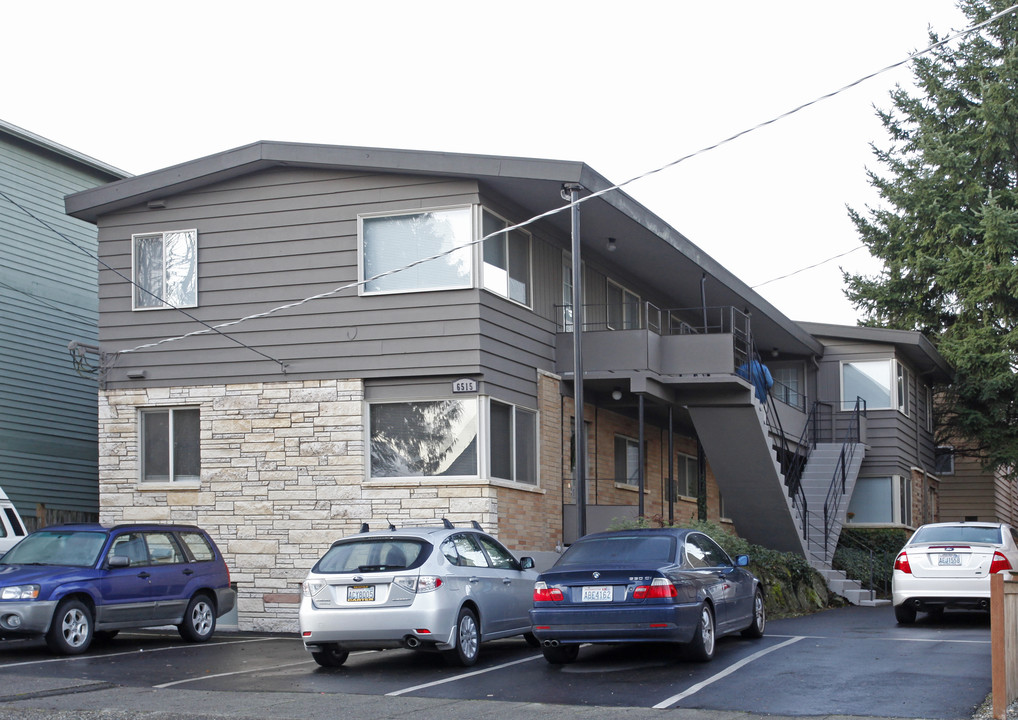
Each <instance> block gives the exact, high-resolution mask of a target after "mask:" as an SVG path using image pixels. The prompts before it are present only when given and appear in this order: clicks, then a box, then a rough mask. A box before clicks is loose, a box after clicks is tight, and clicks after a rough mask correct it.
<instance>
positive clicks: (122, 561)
mask: <svg viewBox="0 0 1018 720" xmlns="http://www.w3.org/2000/svg"><path fill="white" fill-rule="evenodd" d="M107 567H109V568H110V569H113V568H125V567H131V558H129V557H127V556H126V555H110V559H109V562H108V563H107Z"/></svg>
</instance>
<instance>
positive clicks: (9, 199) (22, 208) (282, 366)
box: [0, 190, 286, 373]
mask: <svg viewBox="0 0 1018 720" xmlns="http://www.w3.org/2000/svg"><path fill="white" fill-rule="evenodd" d="M0 197H3V198H4V199H5V200H7V202H9V203H10V204H11V205H13V206H14V207H16V208H18V209H19V210H20V211H21V212H23V213H25V214H26V215H28V217H30V218H32V219H33V220H35V221H36V222H37V223H39V224H40V225H42V226H43V227H45V228H46V229H47V230H49V231H50V232H51V233H53V234H54V235H56V236H57V237H59V238H61V239H62V240H64V241H65V242H67V243H70V244H71V245H73V246H74V247H75V248H77V249H78V250H79V251H81V252H82V253H84V254H85V255H87V256H88V257H90V258H92V259H93V260H95V261H96V262H97V263H99V264H100V265H102V266H103V267H104V268H106V269H107V270H109V271H111V272H113V273H114V274H115V275H116V276H117V277H119V278H121V279H122V280H126V281H127V282H128V283H130V284H131V285H132V286H134V287H136V288H139V289H141V290H142V291H143V292H146V293H148V294H149V295H151V296H152V297H153V298H155V299H156V300H159V301H160V302H161V303H163V304H164V305H166V306H167V307H169V308H172V309H173V310H176V311H177V312H179V313H181V314H182V315H184V316H186V317H187V318H189V319H191V320H194V321H195V322H196V323H200V324H201V325H204V326H205V327H206V328H208V332H217V333H219V334H220V335H222V336H223V337H224V338H226V339H227V340H230V341H232V342H235V343H237V344H238V345H240V346H241V347H244V348H246V349H248V350H250V351H251V352H254V353H257V354H258V355H261V356H262V357H263V358H265V359H267V360H271V361H272V362H274V363H276V364H277V365H279V368H280V370H282V371H283V372H284V373H285V372H286V363H284V362H283V361H282V360H277V359H276V358H274V357H272V356H271V355H268V354H266V353H264V352H262V351H261V350H258V349H257V348H254V347H251V346H250V345H248V344H246V343H244V342H242V341H240V340H238V339H237V338H235V337H232V336H230V335H227V334H226V333H222V332H219V331H218V330H217V329H216V328H215V327H214V326H213V325H209V324H208V323H207V322H205V321H204V320H201V319H200V318H196V317H195V316H194V315H192V314H191V313H189V312H187V311H186V310H184V309H183V308H180V307H177V306H175V305H172V304H171V303H169V302H167V301H166V300H165V299H164V298H161V297H159V296H158V295H156V294H155V293H153V292H151V291H150V290H149V289H148V288H145V287H142V286H141V285H139V284H138V283H136V282H135V281H134V280H133V279H132V278H129V277H127V276H126V275H124V274H123V273H122V272H120V271H119V270H117V269H116V268H115V267H113V266H112V265H110V264H109V263H107V262H106V261H105V260H103V259H102V258H100V257H99V256H98V255H96V254H94V253H92V252H89V250H88V249H86V248H83V247H82V246H81V245H79V244H78V243H76V242H75V241H74V240H72V239H71V238H69V237H67V236H66V235H65V234H63V233H62V232H60V231H59V230H57V229H56V228H55V227H53V226H52V225H51V224H49V223H48V222H46V221H45V220H43V219H42V218H41V217H39V216H38V215H36V214H35V213H33V212H32V211H31V210H29V209H28V208H26V207H25V206H24V205H22V204H21V203H19V202H18V201H16V200H15V199H14V198H12V197H11V196H10V195H8V194H7V193H5V192H4V191H3V190H0Z"/></svg>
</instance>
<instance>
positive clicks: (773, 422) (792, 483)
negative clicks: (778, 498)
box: [751, 349, 810, 545]
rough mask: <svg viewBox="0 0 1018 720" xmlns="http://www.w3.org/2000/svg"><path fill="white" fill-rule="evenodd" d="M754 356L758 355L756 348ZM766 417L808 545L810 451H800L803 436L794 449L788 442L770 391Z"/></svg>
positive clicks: (765, 408) (782, 473)
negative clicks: (805, 480) (805, 477)
mask: <svg viewBox="0 0 1018 720" xmlns="http://www.w3.org/2000/svg"><path fill="white" fill-rule="evenodd" d="M752 357H757V355H756V352H755V349H754V352H753V355H752ZM751 382H752V381H751ZM764 418H765V422H766V425H767V428H768V430H769V431H770V433H771V434H772V435H773V436H776V438H777V445H778V456H779V457H778V463H779V465H780V469H781V475H782V477H783V478H784V481H785V486H786V487H787V488H788V496H789V497H790V498H791V499H792V507H793V508H794V509H795V511H796V512H798V513H799V520H800V521H801V525H802V538H803V540H805V541H806V544H807V545H808V544H809V527H810V522H809V504H808V503H807V502H806V491H805V490H804V489H803V487H802V471H803V468H805V467H806V460H807V459H808V453H807V454H806V455H804V454H802V453H801V452H800V451H799V449H800V448H802V447H805V446H804V445H803V444H802V438H800V440H799V444H798V445H797V446H796V447H795V448H794V449H793V447H792V445H791V443H789V442H788V437H787V436H786V435H785V428H784V426H783V425H782V423H781V414H780V413H779V412H778V406H777V404H776V401H775V400H774V396H773V395H772V394H771V393H770V392H768V393H767V397H766V399H765V400H764ZM809 425H810V423H809V421H808V420H807V422H806V428H809ZM805 434H806V430H803V435H805Z"/></svg>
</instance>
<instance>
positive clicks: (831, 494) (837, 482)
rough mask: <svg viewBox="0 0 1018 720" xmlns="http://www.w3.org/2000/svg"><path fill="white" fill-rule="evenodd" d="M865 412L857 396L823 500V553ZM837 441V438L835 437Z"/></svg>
mask: <svg viewBox="0 0 1018 720" xmlns="http://www.w3.org/2000/svg"><path fill="white" fill-rule="evenodd" d="M865 414H866V401H865V400H864V399H863V398H861V397H857V398H856V399H855V408H854V409H853V410H852V415H851V417H850V418H849V424H848V427H846V428H845V430H844V433H843V437H842V440H841V451H840V453H839V454H838V462H837V464H836V465H835V467H834V475H833V477H831V484H830V486H829V487H828V488H827V497H826V499H825V500H824V554H825V555H826V554H828V553H829V552H831V550H830V541H831V531H832V529H833V528H834V525H835V520H836V519H837V518H838V512H839V510H840V509H841V498H842V497H844V495H845V489H846V484H847V481H848V468H849V467H850V466H851V464H852V460H853V459H854V458H855V449H856V446H857V445H858V444H859V440H860V437H861V428H862V417H863V415H865ZM835 441H837V439H835Z"/></svg>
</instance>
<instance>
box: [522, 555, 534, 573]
mask: <svg viewBox="0 0 1018 720" xmlns="http://www.w3.org/2000/svg"><path fill="white" fill-rule="evenodd" d="M520 567H521V568H523V569H524V570H530V569H531V568H533V567H534V558H532V557H523V558H520Z"/></svg>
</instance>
